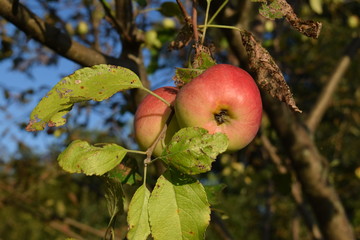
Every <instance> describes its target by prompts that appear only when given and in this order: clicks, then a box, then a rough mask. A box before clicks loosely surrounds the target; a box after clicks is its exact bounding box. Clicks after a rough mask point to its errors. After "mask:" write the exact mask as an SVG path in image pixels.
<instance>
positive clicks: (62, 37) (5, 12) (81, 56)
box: [0, 0, 133, 70]
mask: <svg viewBox="0 0 360 240" xmlns="http://www.w3.org/2000/svg"><path fill="white" fill-rule="evenodd" d="M0 6H1V7H0V16H2V17H4V18H5V19H6V20H8V21H9V22H11V23H13V24H14V25H15V26H16V27H18V28H19V29H20V30H22V31H23V32H24V33H26V35H27V36H28V37H30V38H33V39H35V40H36V41H38V42H39V43H41V44H43V45H45V46H47V47H48V48H50V49H52V50H54V51H55V52H56V53H58V54H60V55H61V56H63V57H65V58H68V59H70V60H72V61H74V62H76V63H78V64H80V65H82V66H93V65H97V64H102V63H106V64H113V65H119V66H123V67H127V68H128V66H130V67H131V66H132V64H131V61H130V59H128V60H126V59H121V61H120V60H119V59H117V58H114V57H111V56H107V55H105V54H102V53H100V52H98V51H96V50H94V49H91V48H89V47H86V46H84V45H82V44H81V43H79V42H76V41H74V40H72V39H71V37H70V36H69V35H68V34H66V33H64V32H62V31H61V30H60V29H58V28H56V27H54V26H51V25H49V24H47V23H46V22H44V21H43V20H42V19H41V18H39V17H38V16H36V14H34V13H33V12H31V11H30V10H29V9H28V8H27V7H25V6H24V5H22V4H21V3H18V5H17V6H14V5H13V1H11V0H0ZM14 8H16V10H14ZM89 56H91V57H89ZM132 70H133V69H132Z"/></svg>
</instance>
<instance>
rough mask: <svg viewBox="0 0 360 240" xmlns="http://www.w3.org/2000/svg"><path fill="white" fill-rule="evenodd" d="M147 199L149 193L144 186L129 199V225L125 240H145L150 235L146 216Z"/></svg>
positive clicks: (147, 216) (147, 215)
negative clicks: (126, 239)
mask: <svg viewBox="0 0 360 240" xmlns="http://www.w3.org/2000/svg"><path fill="white" fill-rule="evenodd" d="M149 197H150V191H149V190H148V189H147V188H146V186H145V185H141V187H139V188H138V189H137V190H136V192H135V194H134V196H133V198H132V199H131V202H130V205H129V212H128V217H127V221H128V224H129V232H128V234H127V238H128V239H129V240H131V239H134V240H141V239H144V240H146V239H147V237H148V236H149V234H150V225H149V214H148V203H149Z"/></svg>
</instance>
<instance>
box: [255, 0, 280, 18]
mask: <svg viewBox="0 0 360 240" xmlns="http://www.w3.org/2000/svg"><path fill="white" fill-rule="evenodd" d="M259 13H260V14H261V15H262V16H264V17H265V18H268V19H271V20H274V19H277V18H282V17H283V16H284V15H283V13H282V9H281V5H280V4H279V3H278V2H277V1H276V0H275V1H273V2H272V3H270V4H269V5H267V4H265V3H264V4H262V5H261V7H260V9H259Z"/></svg>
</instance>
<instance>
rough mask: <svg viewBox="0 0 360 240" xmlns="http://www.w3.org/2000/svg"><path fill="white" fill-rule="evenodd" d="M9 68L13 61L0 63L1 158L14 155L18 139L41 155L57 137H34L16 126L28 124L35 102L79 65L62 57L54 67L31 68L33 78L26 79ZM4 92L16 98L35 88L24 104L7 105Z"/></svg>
mask: <svg viewBox="0 0 360 240" xmlns="http://www.w3.org/2000/svg"><path fill="white" fill-rule="evenodd" d="M11 66H12V62H11V61H9V60H5V61H2V62H0V74H1V80H0V86H1V87H0V89H1V90H2V91H1V92H0V107H1V108H3V109H6V110H5V111H0V136H1V138H0V152H2V153H3V154H2V156H3V157H5V156H6V155H8V154H13V153H15V152H16V148H17V142H18V141H19V140H20V141H22V142H24V143H25V144H26V145H29V146H30V147H32V149H34V150H35V151H37V152H44V150H46V148H47V146H48V144H49V143H53V142H54V141H56V138H54V137H52V136H50V135H48V134H46V133H45V132H41V133H39V134H38V135H37V136H36V137H35V134H34V133H31V132H26V131H25V130H24V129H21V127H20V126H19V124H21V123H24V122H27V121H28V119H29V115H30V112H31V111H32V109H33V108H34V107H35V106H36V104H37V102H38V100H40V98H41V97H42V96H44V95H45V94H46V92H47V91H48V90H50V89H51V88H52V87H53V86H54V85H55V84H56V83H57V82H58V81H59V80H60V79H61V76H63V75H68V74H71V73H72V72H74V70H76V69H77V68H78V65H76V64H74V63H73V62H71V61H69V60H67V59H65V58H61V60H60V61H59V64H58V65H57V66H50V67H48V66H35V67H33V68H32V69H31V73H32V75H33V78H29V76H27V75H26V74H24V73H21V72H18V71H12V70H11ZM3 89H7V90H8V91H9V93H10V95H11V96H12V97H16V96H19V94H20V93H21V92H22V91H24V90H27V89H34V90H35V94H34V95H33V96H32V97H30V98H29V99H31V101H29V102H27V103H26V104H21V103H18V102H13V101H12V102H8V101H7V100H6V99H5V97H4V94H3ZM4 155H5V156H4Z"/></svg>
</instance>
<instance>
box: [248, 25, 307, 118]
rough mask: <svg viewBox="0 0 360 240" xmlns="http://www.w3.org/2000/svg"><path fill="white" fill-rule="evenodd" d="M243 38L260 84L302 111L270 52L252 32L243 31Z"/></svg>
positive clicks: (273, 94) (271, 93)
mask: <svg viewBox="0 0 360 240" xmlns="http://www.w3.org/2000/svg"><path fill="white" fill-rule="evenodd" d="M241 38H242V42H243V45H244V47H245V49H246V52H247V54H248V58H249V67H250V70H251V71H253V72H254V73H256V75H257V78H256V80H257V82H258V84H259V85H260V86H261V87H262V88H263V89H264V90H266V91H267V92H269V93H270V95H271V96H273V97H276V98H277V99H279V100H280V101H282V102H285V103H286V104H288V105H289V106H290V107H291V109H292V110H294V111H296V112H301V110H300V109H299V108H298V107H297V106H296V103H295V100H294V98H293V96H292V93H291V91H290V88H289V86H288V85H287V84H286V81H285V79H284V76H283V74H282V73H281V70H280V69H279V67H278V66H277V64H276V63H275V61H274V60H273V58H272V57H271V55H270V54H269V52H268V51H267V50H266V49H265V48H263V47H262V46H261V45H260V44H259V43H258V42H257V41H256V40H255V37H254V35H252V34H251V33H250V32H247V31H245V30H243V31H241Z"/></svg>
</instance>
